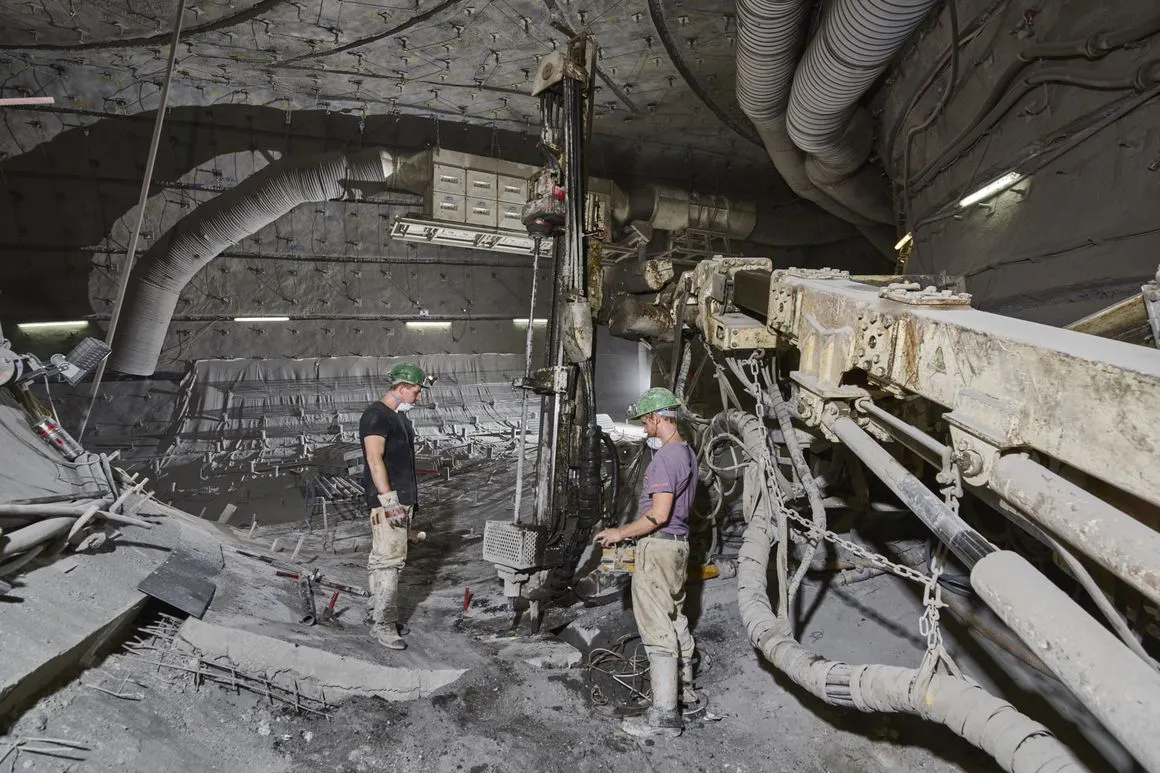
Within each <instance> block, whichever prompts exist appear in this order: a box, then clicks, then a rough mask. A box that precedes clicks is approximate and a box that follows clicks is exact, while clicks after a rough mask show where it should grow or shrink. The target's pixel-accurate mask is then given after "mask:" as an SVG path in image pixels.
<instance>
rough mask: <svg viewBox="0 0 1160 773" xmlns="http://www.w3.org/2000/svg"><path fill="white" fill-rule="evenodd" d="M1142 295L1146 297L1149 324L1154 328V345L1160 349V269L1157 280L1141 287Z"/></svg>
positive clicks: (1145, 305)
mask: <svg viewBox="0 0 1160 773" xmlns="http://www.w3.org/2000/svg"><path fill="white" fill-rule="evenodd" d="M1140 296H1141V297H1142V298H1143V299H1144V308H1145V309H1146V310H1147V312H1148V324H1149V325H1150V326H1151V328H1152V345H1153V346H1155V347H1156V348H1158V349H1160V271H1158V272H1157V273H1156V281H1154V282H1149V283H1148V284H1146V285H1144V286H1143V287H1141V288H1140Z"/></svg>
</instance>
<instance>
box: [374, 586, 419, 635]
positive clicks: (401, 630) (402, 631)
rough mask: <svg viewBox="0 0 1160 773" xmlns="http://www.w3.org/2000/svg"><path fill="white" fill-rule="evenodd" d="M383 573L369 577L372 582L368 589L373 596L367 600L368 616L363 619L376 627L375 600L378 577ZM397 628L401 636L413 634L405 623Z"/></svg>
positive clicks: (396, 626) (396, 625)
mask: <svg viewBox="0 0 1160 773" xmlns="http://www.w3.org/2000/svg"><path fill="white" fill-rule="evenodd" d="M388 571H394V570H388ZM381 573H382V570H379V571H377V572H371V573H370V575H369V576H370V582H369V587H368V588H367V589H368V590H369V591H370V593H371V595H370V598H368V599H367V611H366V616H365V617H364V618H363V622H365V623H366V624H367V625H374V624H375V599H376V598H377V596H378V576H379V575H380V574H381ZM395 628H396V630H398V632H399V636H406V635H407V634H409V633H410V632H411V629H410V627H409V626H407V625H406V624H405V623H396V624H395Z"/></svg>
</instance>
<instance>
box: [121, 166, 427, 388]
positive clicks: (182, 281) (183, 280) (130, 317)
mask: <svg viewBox="0 0 1160 773" xmlns="http://www.w3.org/2000/svg"><path fill="white" fill-rule="evenodd" d="M421 156H422V154H415V155H399V154H395V153H393V152H391V151H388V150H384V149H381V148H371V149H366V150H361V151H357V152H354V153H347V152H336V153H327V154H323V155H319V156H312V157H309V158H305V159H301V158H298V159H296V158H291V157H285V158H282V159H280V160H278V161H274V162H273V163H271V164H269V165H267V166H266V167H264V168H263V169H261V170H260V171H258V172H256V173H255V174H253V175H251V176H250V177H248V178H246V179H245V180H243V181H242V182H241V183H239V184H238V185H236V186H235V187H233V188H231V189H230V190H228V191H225V192H223V193H221V194H220V195H218V196H217V197H216V198H214V199H212V200H210V201H208V202H206V203H205V204H203V205H202V206H200V207H198V208H197V209H196V210H194V211H193V212H192V213H191V214H190V215H188V216H186V217H185V218H183V219H182V220H181V221H180V222H178V223H177V225H175V226H174V227H173V228H171V229H170V230H169V232H168V233H167V234H165V236H164V237H162V238H161V240H159V241H158V242H157V244H156V245H154V246H153V247H152V248H151V249H150V250H149V251H148V252H147V253H146V254H145V255H144V256H143V257H142V258H141V260H140V261H139V262H138V264H137V265H136V266H135V267H134V268H133V273H132V276H131V277H130V284H129V290H128V292H127V295H126V299H125V306H124V310H123V312H122V314H123V319H122V322H121V324H122V328H121V330H120V331H119V332H120V334H119V336H118V339H117V342H116V345H115V347H114V349H113V353H112V355H111V356H110V358H109V366H110V367H111V368H113V369H114V370H117V371H120V372H122V373H130V374H134V375H138V376H149V375H152V374H153V372H154V370H156V368H157V361H158V358H159V357H160V355H161V348H162V345H163V343H164V341H165V336H166V333H167V332H168V330H169V323H170V322H171V321H172V319H173V313H174V310H175V309H176V308H177V299H178V297H179V296H180V295H181V292H182V290H184V289H185V286H186V285H187V284H189V282H190V280H191V279H193V277H194V275H196V274H197V272H198V271H200V270H201V269H202V268H204V267H205V266H206V265H207V264H208V263H209V262H210V261H212V260H213V259H214V258H216V257H217V256H218V255H220V254H221V253H222V251H224V250H225V249H226V248H228V247H230V246H232V245H234V244H237V243H238V242H239V241H241V240H242V239H245V238H246V237H248V236H251V235H252V234H254V233H256V232H258V231H259V230H261V229H262V228H264V227H266V226H268V225H270V224H271V223H273V222H274V221H275V220H277V219H278V218H280V217H282V216H283V215H285V214H287V213H288V212H290V211H291V210H293V209H294V208H295V207H297V206H299V205H301V204H305V203H307V202H317V201H329V200H330V199H336V198H339V197H341V196H342V195H343V194H344V193H345V192H346V190H347V189H348V188H349V187H351V186H352V185H356V186H357V185H359V184H364V185H377V186H381V187H382V188H385V189H391V190H407V191H412V192H419V191H422V189H423V186H424V184H425V174H424V167H423V165H422V161H421Z"/></svg>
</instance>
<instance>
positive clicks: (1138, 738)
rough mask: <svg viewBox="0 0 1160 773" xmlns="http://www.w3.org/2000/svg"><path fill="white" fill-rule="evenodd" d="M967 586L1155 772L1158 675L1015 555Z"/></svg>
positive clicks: (980, 570)
mask: <svg viewBox="0 0 1160 773" xmlns="http://www.w3.org/2000/svg"><path fill="white" fill-rule="evenodd" d="M971 587H972V588H974V589H975V592H976V593H978V594H979V596H980V597H981V598H982V599H983V601H985V602H986V603H987V606H989V607H991V609H993V610H995V613H996V614H998V615H999V617H1000V618H1002V620H1003V622H1004V623H1006V624H1007V625H1008V626H1009V627H1010V628H1011V630H1013V631H1014V632H1015V633H1016V635H1018V636H1019V638H1020V639H1022V640H1023V643H1024V644H1026V645H1027V646H1028V647H1030V648H1031V651H1032V652H1034V653H1035V654H1036V655H1037V656H1039V657H1040V658H1041V659H1042V660H1043V661H1044V662H1045V663H1046V664H1047V666H1048V667H1049V668H1050V669H1051V670H1052V671H1053V672H1054V673H1055V675H1056V676H1058V677H1059V680H1060V681H1061V682H1063V683H1064V684H1065V685H1067V687H1068V688H1069V689H1070V690H1071V691H1072V692H1073V693H1075V695H1076V697H1078V698H1079V699H1080V700H1081V701H1083V703H1084V705H1085V706H1087V707H1088V709H1089V710H1090V711H1091V712H1092V713H1093V714H1094V715H1095V716H1096V717H1098V718H1099V720H1100V721H1101V722H1103V724H1104V726H1105V727H1107V729H1108V731H1109V732H1111V734H1112V735H1114V736H1115V737H1116V738H1117V739H1118V740H1119V741H1120V743H1122V744H1124V746H1125V748H1127V749H1128V751H1130V752H1131V753H1132V754H1133V755H1134V756H1135V757H1136V759H1137V760H1138V761H1139V762H1140V763H1141V764H1142V765H1143V766H1144V767H1145V768H1146V769H1147V770H1160V734H1158V733H1157V732H1156V727H1157V726H1156V720H1157V717H1160V673H1157V672H1156V671H1155V670H1154V669H1153V668H1152V667H1151V666H1149V665H1147V664H1146V663H1145V662H1144V661H1143V660H1141V659H1140V658H1138V657H1136V656H1135V655H1134V654H1133V653H1131V652H1130V651H1129V650H1128V648H1127V647H1125V646H1124V645H1123V643H1122V642H1120V640H1119V639H1117V638H1116V637H1115V636H1113V635H1112V634H1111V633H1109V632H1108V630H1107V629H1106V628H1104V627H1103V626H1102V625H1101V624H1100V623H1098V622H1097V621H1096V620H1095V619H1094V618H1092V617H1091V615H1089V614H1087V613H1086V612H1085V611H1083V609H1081V608H1080V607H1079V605H1078V604H1076V603H1075V602H1074V601H1072V600H1071V599H1070V598H1068V596H1067V594H1065V593H1064V592H1063V591H1062V590H1060V589H1059V588H1058V587H1056V586H1055V585H1053V584H1052V583H1051V581H1050V580H1048V579H1047V578H1046V577H1044V576H1043V575H1042V574H1040V572H1039V571H1038V570H1036V569H1035V567H1033V566H1032V565H1031V564H1029V563H1028V562H1027V560H1026V559H1024V558H1023V557H1022V556H1020V555H1019V554H1018V553H1013V552H1011V551H999V552H996V553H992V554H991V555H989V556H986V557H985V558H983V559H982V560H981V561H979V563H978V564H976V565H975V567H974V569H972V570H971Z"/></svg>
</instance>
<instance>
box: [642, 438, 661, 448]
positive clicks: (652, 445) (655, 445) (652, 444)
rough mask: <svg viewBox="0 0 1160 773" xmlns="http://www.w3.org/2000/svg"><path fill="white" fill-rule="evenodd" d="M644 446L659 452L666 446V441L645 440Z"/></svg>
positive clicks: (658, 439) (657, 439) (656, 439)
mask: <svg viewBox="0 0 1160 773" xmlns="http://www.w3.org/2000/svg"><path fill="white" fill-rule="evenodd" d="M644 444H645V445H646V446H648V447H649V448H651V449H652V450H654V451H659V450H661V447H662V446H664V444H665V441H663V440H661V439H660V438H659V437H650V438H646V439H645V441H644Z"/></svg>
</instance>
